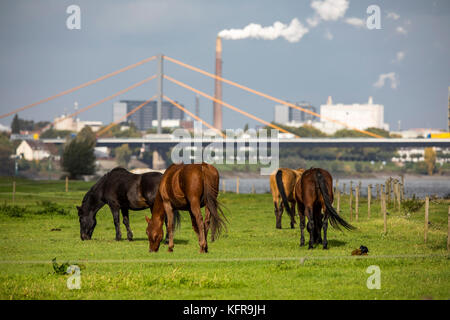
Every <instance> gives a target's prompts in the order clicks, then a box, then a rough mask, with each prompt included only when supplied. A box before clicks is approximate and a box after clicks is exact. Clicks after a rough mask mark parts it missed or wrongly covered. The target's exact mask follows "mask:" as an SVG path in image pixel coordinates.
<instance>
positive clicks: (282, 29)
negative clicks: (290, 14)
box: [218, 18, 309, 42]
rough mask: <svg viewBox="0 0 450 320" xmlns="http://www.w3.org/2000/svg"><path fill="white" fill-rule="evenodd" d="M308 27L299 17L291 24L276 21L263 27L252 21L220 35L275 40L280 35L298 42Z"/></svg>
mask: <svg viewBox="0 0 450 320" xmlns="http://www.w3.org/2000/svg"><path fill="white" fill-rule="evenodd" d="M308 31H309V29H308V28H306V27H305V26H303V25H302V24H301V23H300V21H299V20H298V19H297V18H294V19H292V21H291V23H290V24H289V25H286V24H284V23H281V22H279V21H277V22H275V23H274V24H273V25H272V26H268V27H262V26H261V25H260V24H255V23H250V24H249V25H248V26H246V27H245V28H243V29H225V30H222V31H220V32H219V34H218V36H219V37H221V38H222V39H227V40H240V39H247V38H254V39H263V40H275V39H277V38H279V37H282V38H284V39H286V40H287V41H289V42H298V41H300V39H301V38H302V37H303V36H304V35H305V34H307V33H308Z"/></svg>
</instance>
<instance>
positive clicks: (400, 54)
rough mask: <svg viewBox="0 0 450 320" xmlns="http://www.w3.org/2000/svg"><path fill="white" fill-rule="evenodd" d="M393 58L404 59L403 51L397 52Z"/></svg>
mask: <svg viewBox="0 0 450 320" xmlns="http://www.w3.org/2000/svg"><path fill="white" fill-rule="evenodd" d="M395 58H396V61H397V62H400V61H402V60H403V59H405V52H404V51H399V52H397V54H396V56H395Z"/></svg>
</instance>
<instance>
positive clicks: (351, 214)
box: [349, 188, 353, 221]
mask: <svg viewBox="0 0 450 320" xmlns="http://www.w3.org/2000/svg"><path fill="white" fill-rule="evenodd" d="M349 192H350V200H349V201H350V221H352V220H353V203H352V202H353V189H351V188H350V190H349Z"/></svg>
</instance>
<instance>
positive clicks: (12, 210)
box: [0, 203, 27, 218]
mask: <svg viewBox="0 0 450 320" xmlns="http://www.w3.org/2000/svg"><path fill="white" fill-rule="evenodd" d="M0 213H1V214H4V215H7V216H8V217H15V218H21V217H23V215H24V214H25V213H27V210H26V209H25V208H22V207H19V206H16V205H12V206H11V205H8V204H6V203H3V205H2V206H1V207H0Z"/></svg>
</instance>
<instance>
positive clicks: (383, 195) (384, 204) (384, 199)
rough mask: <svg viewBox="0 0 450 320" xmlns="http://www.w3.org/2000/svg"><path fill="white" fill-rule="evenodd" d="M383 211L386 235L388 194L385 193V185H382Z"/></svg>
mask: <svg viewBox="0 0 450 320" xmlns="http://www.w3.org/2000/svg"><path fill="white" fill-rule="evenodd" d="M381 210H382V211H383V221H384V229H383V230H384V234H386V233H387V213H386V194H385V193H384V192H383V185H381Z"/></svg>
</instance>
